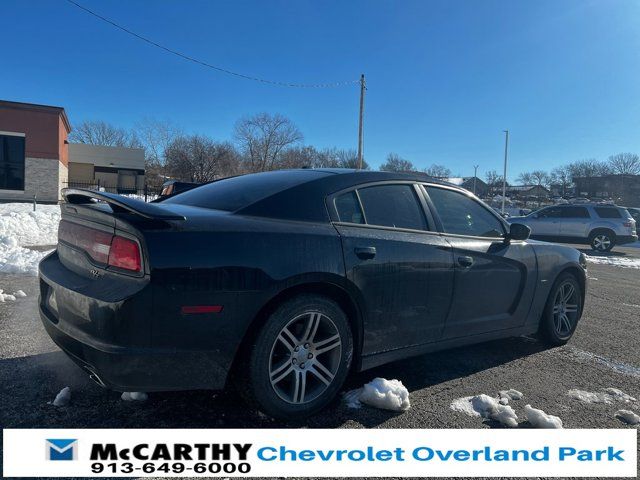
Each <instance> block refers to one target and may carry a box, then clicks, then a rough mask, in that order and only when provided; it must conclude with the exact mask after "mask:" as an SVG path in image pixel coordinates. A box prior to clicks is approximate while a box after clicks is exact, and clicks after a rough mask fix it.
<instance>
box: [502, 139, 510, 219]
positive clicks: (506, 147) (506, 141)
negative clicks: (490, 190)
mask: <svg viewBox="0 0 640 480" xmlns="http://www.w3.org/2000/svg"><path fill="white" fill-rule="evenodd" d="M504 133H505V137H504V174H503V176H502V214H503V215H504V202H505V199H506V196H507V155H508V152H509V130H504Z"/></svg>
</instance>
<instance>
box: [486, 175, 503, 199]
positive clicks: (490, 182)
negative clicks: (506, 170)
mask: <svg viewBox="0 0 640 480" xmlns="http://www.w3.org/2000/svg"><path fill="white" fill-rule="evenodd" d="M485 178H486V179H487V186H488V187H489V195H495V193H496V191H497V189H498V188H499V187H501V186H502V175H500V174H499V173H498V172H496V171H495V170H489V171H488V172H487V173H486V174H485Z"/></svg>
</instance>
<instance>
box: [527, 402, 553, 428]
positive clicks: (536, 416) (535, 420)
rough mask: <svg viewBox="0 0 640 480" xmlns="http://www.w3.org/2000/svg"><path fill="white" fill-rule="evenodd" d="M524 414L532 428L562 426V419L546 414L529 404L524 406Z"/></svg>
mask: <svg viewBox="0 0 640 480" xmlns="http://www.w3.org/2000/svg"><path fill="white" fill-rule="evenodd" d="M524 415H525V417H526V419H527V420H528V421H529V423H530V424H531V426H532V427H534V428H562V420H560V418H559V417H556V416H554V415H548V414H546V413H545V412H544V411H542V410H538V409H537V408H533V407H532V406H531V405H525V406H524Z"/></svg>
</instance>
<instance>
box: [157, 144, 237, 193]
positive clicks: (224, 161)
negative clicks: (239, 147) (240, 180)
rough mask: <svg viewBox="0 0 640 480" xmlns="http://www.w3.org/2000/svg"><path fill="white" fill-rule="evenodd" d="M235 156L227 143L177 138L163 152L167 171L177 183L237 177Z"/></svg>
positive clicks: (233, 149) (234, 152)
mask: <svg viewBox="0 0 640 480" xmlns="http://www.w3.org/2000/svg"><path fill="white" fill-rule="evenodd" d="M237 167H238V154H237V152H236V150H235V148H234V147H233V145H231V144H230V143H228V142H224V143H219V142H214V141H213V140H211V139H209V138H207V137H204V136H200V135H193V136H183V137H178V138H176V139H175V140H173V141H172V142H171V144H169V146H168V147H167V150H166V168H167V171H168V172H170V173H171V175H172V176H173V177H174V178H176V179H179V180H184V181H190V182H199V183H202V182H209V181H212V180H216V179H218V178H222V177H227V176H229V175H233V174H235V173H236V171H237Z"/></svg>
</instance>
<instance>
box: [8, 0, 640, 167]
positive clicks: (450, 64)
mask: <svg viewBox="0 0 640 480" xmlns="http://www.w3.org/2000/svg"><path fill="white" fill-rule="evenodd" d="M78 1H79V3H82V4H84V5H86V6H87V7H88V8H91V9H93V10H95V11H97V12H98V13H101V14H102V15H104V16H106V17H109V18H111V19H113V20H114V21H116V22H118V23H121V24H122V25H124V26H126V27H128V28H130V29H132V30H134V31H136V32H138V33H140V34H142V35H145V36H148V37H150V38H152V39H154V40H156V41H157V42H159V43H162V44H165V45H167V46H169V47H171V48H173V49H176V50H179V51H182V52H184V53H186V54H188V55H191V56H194V57H197V58H200V59H202V60H205V61H207V62H210V63H213V64H216V65H219V66H221V67H224V68H227V69H231V70H235V71H238V72H241V73H246V74H249V75H254V76H260V77H264V78H268V79H273V80H279V81H290V82H301V83H316V82H331V81H340V80H351V79H357V78H358V77H359V75H360V73H365V74H366V76H367V83H368V91H367V99H366V113H365V157H366V158H367V160H368V161H369V162H370V163H371V164H372V165H374V166H377V165H379V164H380V163H381V162H382V161H384V158H385V156H386V154H387V153H388V152H392V151H393V152H397V153H398V154H400V155H401V156H403V157H405V158H407V159H409V160H411V161H413V162H414V163H415V164H416V165H418V166H419V167H426V166H428V165H430V164H432V163H440V164H444V165H447V166H448V167H450V168H451V169H452V170H453V172H454V173H460V174H463V175H470V174H473V165H474V164H479V165H480V168H479V175H484V173H485V172H486V171H487V170H491V169H496V170H499V171H500V170H501V168H502V156H503V146H504V143H503V142H504V134H503V133H502V131H503V130H504V129H506V128H508V129H509V130H510V132H511V143H510V161H511V168H510V171H509V177H510V178H511V179H513V178H515V176H516V175H517V174H518V173H519V172H521V171H528V170H532V169H536V168H549V169H550V168H552V167H554V166H557V165H560V164H564V163H568V162H570V161H573V160H578V159H582V158H590V157H595V158H599V159H604V158H606V157H607V156H608V155H610V154H612V153H617V152H621V151H635V152H638V153H640V86H639V85H640V28H638V25H640V2H637V1H636V0H611V1H604V0H602V1H585V0H580V1H573V0H554V1H547V0H540V1H538V0H537V1H527V2H525V1H522V0H510V1H506V0H505V1H492V0H484V1H479V0H467V1H462V0H458V1H455V0H445V1H430V0H429V1H426V0H421V1H391V0H389V1H377V0H367V1H318V0H317V1H310V0H296V1H294V0H289V1H275V0H274V1H272V0H261V1H243V0H234V1H231V0H230V1H204V0H203V1H189V0H184V1H180V2H178V1H158V2H151V1H146V0H130V1H97V0H78ZM2 16H3V18H4V20H3V22H2V28H1V29H0V39H1V41H2V44H3V45H4V46H5V48H4V49H3V55H2V68H1V72H2V73H1V74H0V98H2V99H7V100H16V101H25V102H35V103H45V104H54V105H61V106H64V107H65V108H66V109H67V112H68V115H69V117H70V119H71V122H72V123H74V122H76V123H77V122H80V121H82V120H85V119H103V120H106V121H108V122H111V123H113V124H116V125H119V126H123V127H131V126H133V125H134V124H135V122H136V121H138V120H140V119H142V118H143V117H157V118H162V119H171V120H173V121H174V122H175V123H177V124H178V125H181V126H182V127H183V128H184V130H185V131H187V132H190V133H203V134H207V135H210V136H212V137H214V138H217V139H221V140H223V139H228V138H230V137H231V136H232V131H233V125H234V123H235V121H236V120H237V119H238V118H239V117H241V116H243V115H248V114H253V113H257V112H261V111H266V112H280V113H282V114H285V115H287V116H288V117H290V118H291V119H292V120H293V121H294V122H295V123H296V124H297V125H298V126H299V128H300V129H301V131H302V132H303V134H304V136H305V143H308V144H312V145H315V146H318V147H330V146H338V147H341V148H355V147H356V144H357V115H358V87H357V86H348V87H342V88H337V89H322V90H321V89H293V88H281V87H274V86H268V85H263V84H260V83H255V82H251V81H247V80H243V79H238V78H235V77H232V76H228V75H225V74H222V73H218V72H215V71H211V70H208V69H205V68H202V67H200V66H198V65H194V64H191V63H188V62H186V61H184V60H181V59H179V58H176V57H173V56H170V55H168V54H167V53H164V52H162V51H160V50H157V49H154V48H152V47H150V46H149V45H147V44H145V43H143V42H140V41H139V40H136V39H134V38H132V37H130V36H128V35H126V34H124V33H122V32H121V31H118V30H116V29H114V28H113V27H111V26H109V25H106V24H104V23H102V22H100V21H99V20H97V19H95V18H93V17H91V16H89V15H88V14H86V13H84V12H82V11H81V10H79V9H77V8H76V7H74V6H71V5H70V4H68V3H67V2H66V1H64V0H46V1H45V0H39V1H34V0H4V1H3V2H2ZM7 20H9V21H7Z"/></svg>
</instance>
